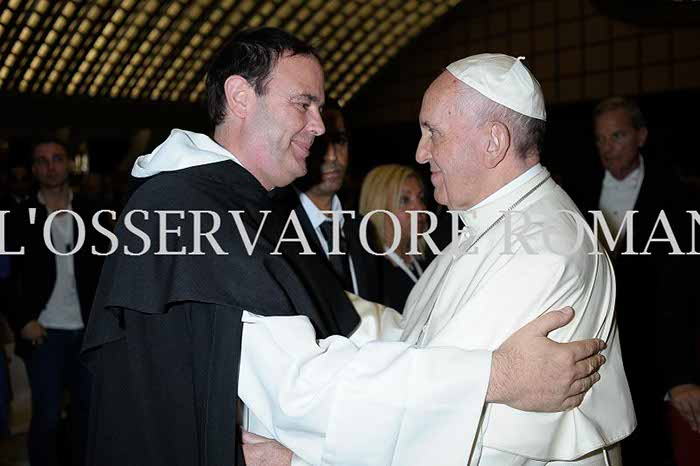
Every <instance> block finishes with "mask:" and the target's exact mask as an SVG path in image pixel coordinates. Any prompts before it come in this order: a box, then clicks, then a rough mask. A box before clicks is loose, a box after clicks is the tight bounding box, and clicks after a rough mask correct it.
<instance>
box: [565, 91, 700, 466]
mask: <svg viewBox="0 0 700 466" xmlns="http://www.w3.org/2000/svg"><path fill="white" fill-rule="evenodd" d="M593 124H594V132H595V143H596V147H597V152H598V156H599V159H600V168H599V172H598V174H597V176H596V177H595V178H594V179H590V178H585V179H581V180H580V182H581V186H578V187H577V188H575V189H574V192H576V193H578V200H579V208H580V209H581V211H582V212H584V213H585V216H586V218H587V219H588V220H589V221H592V219H593V216H592V215H591V214H590V213H588V212H589V211H597V210H599V211H601V212H602V214H603V217H604V219H605V223H606V224H607V226H608V228H609V230H610V232H611V233H612V237H613V238H615V237H617V235H618V234H619V239H618V241H617V243H616V244H615V246H614V247H613V248H612V249H611V250H610V249H609V246H610V245H608V243H607V241H605V240H604V239H603V238H602V236H601V240H602V243H603V246H605V247H606V248H607V249H609V253H610V257H611V259H612V261H613V264H614V266H615V276H616V280H617V286H616V289H617V298H616V299H617V301H616V315H617V320H618V324H619V327H620V341H621V343H622V357H623V361H624V365H625V373H626V374H627V379H628V381H629V386H630V391H631V393H632V399H633V402H634V408H635V412H636V414H637V422H638V425H637V428H636V429H635V431H634V432H633V433H632V435H631V436H630V437H628V438H626V439H625V440H623V442H622V458H623V461H624V462H625V463H627V464H643V463H644V464H646V463H650V464H658V465H670V464H672V459H671V458H672V453H671V443H670V433H669V429H668V426H667V422H666V408H667V407H666V405H665V404H664V398H665V397H668V396H672V395H673V394H674V393H677V392H678V391H669V390H668V389H669V388H670V387H664V386H663V381H664V379H666V380H667V379H668V377H649V366H648V364H649V361H659V360H663V361H664V362H663V363H661V364H660V365H657V367H656V370H657V371H659V372H661V373H665V374H668V373H669V372H674V371H676V372H680V371H681V370H682V369H681V368H682V367H683V364H682V363H681V360H682V359H683V358H687V355H680V354H679V355H673V354H671V353H672V352H671V351H670V349H671V347H668V346H667V345H664V344H661V339H660V333H661V332H662V330H660V328H661V326H660V325H659V321H660V319H662V315H663V313H664V308H665V305H664V304H662V303H667V302H669V300H671V299H673V300H680V299H681V296H674V294H675V293H681V294H685V293H689V292H690V288H687V289H685V290H683V289H680V288H678V287H675V286H670V285H671V283H672V282H675V281H678V280H680V277H679V276H677V275H678V274H680V273H682V272H681V268H680V267H672V266H670V265H669V260H670V259H671V258H672V257H673V256H670V255H669V253H671V252H672V248H671V246H670V244H669V243H668V242H649V238H650V237H651V236H652V234H654V237H655V238H661V237H664V233H662V231H656V230H657V229H656V225H657V219H658V217H659V214H660V212H662V211H663V212H665V214H666V215H667V217H668V220H669V223H670V225H671V227H672V229H673V230H674V233H675V234H676V235H677V239H678V241H679V245H680V248H681V250H682V251H685V252H687V251H688V250H689V244H688V241H687V238H685V233H687V232H689V231H687V230H688V221H687V220H688V215H687V214H686V213H685V210H686V208H684V207H687V208H688V209H691V208H692V209H697V206H695V207H692V206H690V205H687V206H686V203H687V200H686V199H687V195H686V194H685V193H684V191H683V189H681V183H680V180H678V179H677V177H676V176H675V175H674V173H673V172H672V171H671V170H670V168H669V166H668V164H666V163H665V161H664V160H663V159H661V158H660V155H661V154H656V153H653V152H652V151H649V150H646V149H645V147H646V146H647V138H648V136H649V131H648V129H647V124H646V120H645V118H644V115H643V114H642V111H641V109H640V108H639V106H638V105H637V104H636V103H635V102H634V101H632V100H630V99H627V98H624V97H611V98H608V99H605V100H603V101H601V102H600V103H598V105H597V106H596V107H595V109H594V110H593ZM584 183H585V185H584ZM628 211H636V213H635V214H634V216H633V217H632V219H633V229H632V230H631V231H632V233H631V234H632V236H633V238H632V244H633V249H634V252H635V253H636V254H625V253H624V251H625V249H626V237H627V234H628V232H629V231H630V226H629V224H626V223H625V221H624V219H625V214H627V212H628ZM659 230H662V229H659ZM599 231H600V228H599ZM654 232H655V233H654ZM646 248H648V252H649V253H648V254H641V255H640V254H639V253H641V252H643V251H646ZM686 261H687V259H686V260H684V261H683V262H684V263H685V262H686ZM669 275H670V276H675V278H672V279H671V280H669V279H668V278H669ZM680 321H681V320H675V322H680ZM663 322H664V325H663V332H666V333H667V334H668V335H674V338H683V336H682V335H683V332H680V330H679V329H678V328H677V329H676V330H675V331H673V329H672V328H670V327H673V326H674V319H663ZM676 378H677V377H676Z"/></svg>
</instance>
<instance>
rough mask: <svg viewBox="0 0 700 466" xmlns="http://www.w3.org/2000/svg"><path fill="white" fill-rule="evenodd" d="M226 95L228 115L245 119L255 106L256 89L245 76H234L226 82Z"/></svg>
mask: <svg viewBox="0 0 700 466" xmlns="http://www.w3.org/2000/svg"><path fill="white" fill-rule="evenodd" d="M224 95H225V97H226V108H227V109H228V113H229V114H231V115H235V116H237V117H238V118H245V117H246V116H248V112H249V111H250V109H251V106H252V105H253V101H254V99H255V89H253V86H251V85H250V84H249V83H248V80H246V79H245V78H244V77H243V76H240V75H237V74H234V75H231V76H229V77H228V78H227V79H226V81H225V82H224Z"/></svg>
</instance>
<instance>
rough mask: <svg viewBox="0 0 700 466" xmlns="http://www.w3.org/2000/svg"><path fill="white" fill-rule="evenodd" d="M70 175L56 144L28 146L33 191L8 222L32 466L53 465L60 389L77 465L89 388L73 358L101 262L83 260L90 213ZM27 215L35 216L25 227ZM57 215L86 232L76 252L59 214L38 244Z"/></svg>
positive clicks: (72, 230)
mask: <svg viewBox="0 0 700 466" xmlns="http://www.w3.org/2000/svg"><path fill="white" fill-rule="evenodd" d="M70 169H71V160H70V157H69V154H68V150H67V148H66V146H65V145H64V144H63V143H61V142H59V141H57V140H53V139H47V140H43V141H40V142H38V143H36V144H34V146H33V149H32V173H33V175H34V177H35V178H36V180H37V181H38V184H39V191H38V192H37V193H36V195H34V196H30V198H29V199H28V200H27V201H26V202H24V203H23V204H21V206H20V207H19V208H18V209H17V215H16V216H15V218H14V219H13V220H16V222H17V228H18V229H17V230H16V231H17V237H16V242H17V243H18V245H20V246H22V247H24V248H25V253H24V255H20V256H13V258H14V259H13V264H12V268H13V275H16V282H17V289H16V299H15V300H14V301H13V306H12V309H10V310H9V312H8V314H9V320H10V325H11V327H12V328H13V331H14V333H15V352H16V353H17V355H18V356H20V357H21V358H22V359H23V360H24V363H25V365H26V368H27V374H28V376H29V384H30V388H31V391H32V420H31V426H30V431H29V437H28V449H29V459H30V463H31V464H32V466H36V465H55V464H58V459H57V457H58V444H57V436H58V430H59V424H60V422H59V421H60V413H61V404H62V401H63V394H64V388H68V389H69V390H70V395H71V409H72V413H71V426H72V432H71V435H72V441H73V443H72V448H71V450H72V455H71V456H72V457H73V462H72V464H76V465H77V464H81V463H82V439H83V438H84V433H85V430H84V429H86V428H87V409H88V406H89V404H88V398H89V392H90V384H89V375H88V372H87V371H86V370H85V369H84V368H83V366H82V365H81V364H80V362H79V352H80V346H81V343H82V338H83V329H84V327H85V324H86V323H87V321H88V311H89V309H90V307H91V306H92V300H93V298H94V294H95V289H96V285H97V280H98V278H99V273H100V267H101V260H100V256H97V255H93V254H92V253H91V246H92V245H95V244H96V241H95V238H96V237H97V234H96V233H95V232H94V230H93V229H92V228H90V224H91V223H90V220H91V218H92V214H93V212H94V209H92V207H91V206H90V205H88V204H86V203H85V202H84V201H83V200H82V199H81V198H80V197H79V196H77V195H74V193H73V192H72V190H71V189H70V186H69V185H68V176H69V174H70ZM31 209H34V212H35V214H36V215H35V218H34V220H33V221H32V220H30V218H31V215H30V211H31ZM63 210H72V211H73V212H75V214H77V215H78V216H79V217H80V218H81V219H82V221H83V222H84V224H85V225H86V228H85V242H84V243H83V245H82V246H80V247H79V241H80V235H79V229H78V223H77V219H76V218H74V217H73V216H72V215H71V214H69V213H67V212H60V213H57V214H55V215H54V216H53V218H52V221H51V226H50V240H51V244H47V243H48V240H46V241H45V239H44V225H45V223H46V221H47V219H48V217H49V215H52V213H55V212H57V211H63ZM49 246H52V247H53V248H55V251H57V252H58V253H60V254H56V253H55V252H52V251H51V250H50V249H49ZM78 247H79V249H77V248H78ZM76 249H77V252H75V253H72V252H73V251H74V250H76ZM100 252H105V251H104V249H100Z"/></svg>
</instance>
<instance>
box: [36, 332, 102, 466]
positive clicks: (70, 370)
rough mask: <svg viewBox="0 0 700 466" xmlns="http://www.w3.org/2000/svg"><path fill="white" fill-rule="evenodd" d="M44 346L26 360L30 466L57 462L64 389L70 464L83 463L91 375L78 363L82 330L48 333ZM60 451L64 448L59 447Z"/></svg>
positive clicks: (76, 465) (52, 464) (51, 464)
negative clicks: (67, 403)
mask: <svg viewBox="0 0 700 466" xmlns="http://www.w3.org/2000/svg"><path fill="white" fill-rule="evenodd" d="M47 333H48V334H47V336H46V338H44V342H43V343H42V344H41V345H38V346H37V347H36V348H34V350H33V351H32V353H31V355H30V356H29V357H28V358H27V359H26V360H25V364H26V366H27V373H28V375H29V386H30V388H31V390H32V420H31V424H30V427H29V437H28V442H27V443H28V450H29V462H30V464H31V465H32V466H56V465H59V464H61V463H60V462H59V452H58V448H59V444H58V436H59V428H60V426H61V422H60V421H61V408H62V403H63V395H64V391H65V390H64V389H66V388H67V389H68V390H69V394H70V408H71V409H70V412H69V416H70V417H69V419H70V423H69V426H70V429H69V430H70V432H69V439H70V463H69V464H71V465H74V466H80V465H81V464H83V463H84V461H83V458H84V446H85V438H86V436H87V422H88V409H89V406H90V399H89V397H90V373H89V372H88V370H87V368H85V367H84V366H83V365H82V364H81V363H80V360H79V356H80V346H81V344H82V340H83V331H82V330H55V329H47ZM61 446H62V447H63V445H61ZM62 449H63V448H62Z"/></svg>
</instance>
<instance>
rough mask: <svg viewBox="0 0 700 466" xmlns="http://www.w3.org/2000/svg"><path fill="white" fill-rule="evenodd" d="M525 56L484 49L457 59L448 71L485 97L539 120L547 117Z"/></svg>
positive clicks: (539, 91) (538, 89)
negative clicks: (485, 51)
mask: <svg viewBox="0 0 700 466" xmlns="http://www.w3.org/2000/svg"><path fill="white" fill-rule="evenodd" d="M523 59H525V57H518V58H514V57H510V56H508V55H503V54H500V53H482V54H479V55H473V56H471V57H467V58H463V59H461V60H457V61H456V62H454V63H452V64H451V65H449V66H448V67H447V71H449V72H450V73H452V74H453V75H454V77H455V78H457V79H459V80H460V81H462V82H463V83H464V84H466V85H468V86H470V87H473V88H474V89H475V90H476V91H477V92H479V93H480V94H482V95H483V96H484V97H486V98H488V99H490V100H493V101H494V102H497V103H499V104H501V105H503V106H504V107H508V108H509V109H511V110H515V111H516V112H518V113H522V114H523V115H527V116H529V117H532V118H537V119H538V120H545V121H546V120H547V112H546V111H545V108H544V96H543V95H542V89H541V88H540V83H538V82H537V79H535V77H534V76H533V75H532V73H530V71H529V70H528V69H527V68H526V67H525V65H523V64H522V62H521V60H523Z"/></svg>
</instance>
